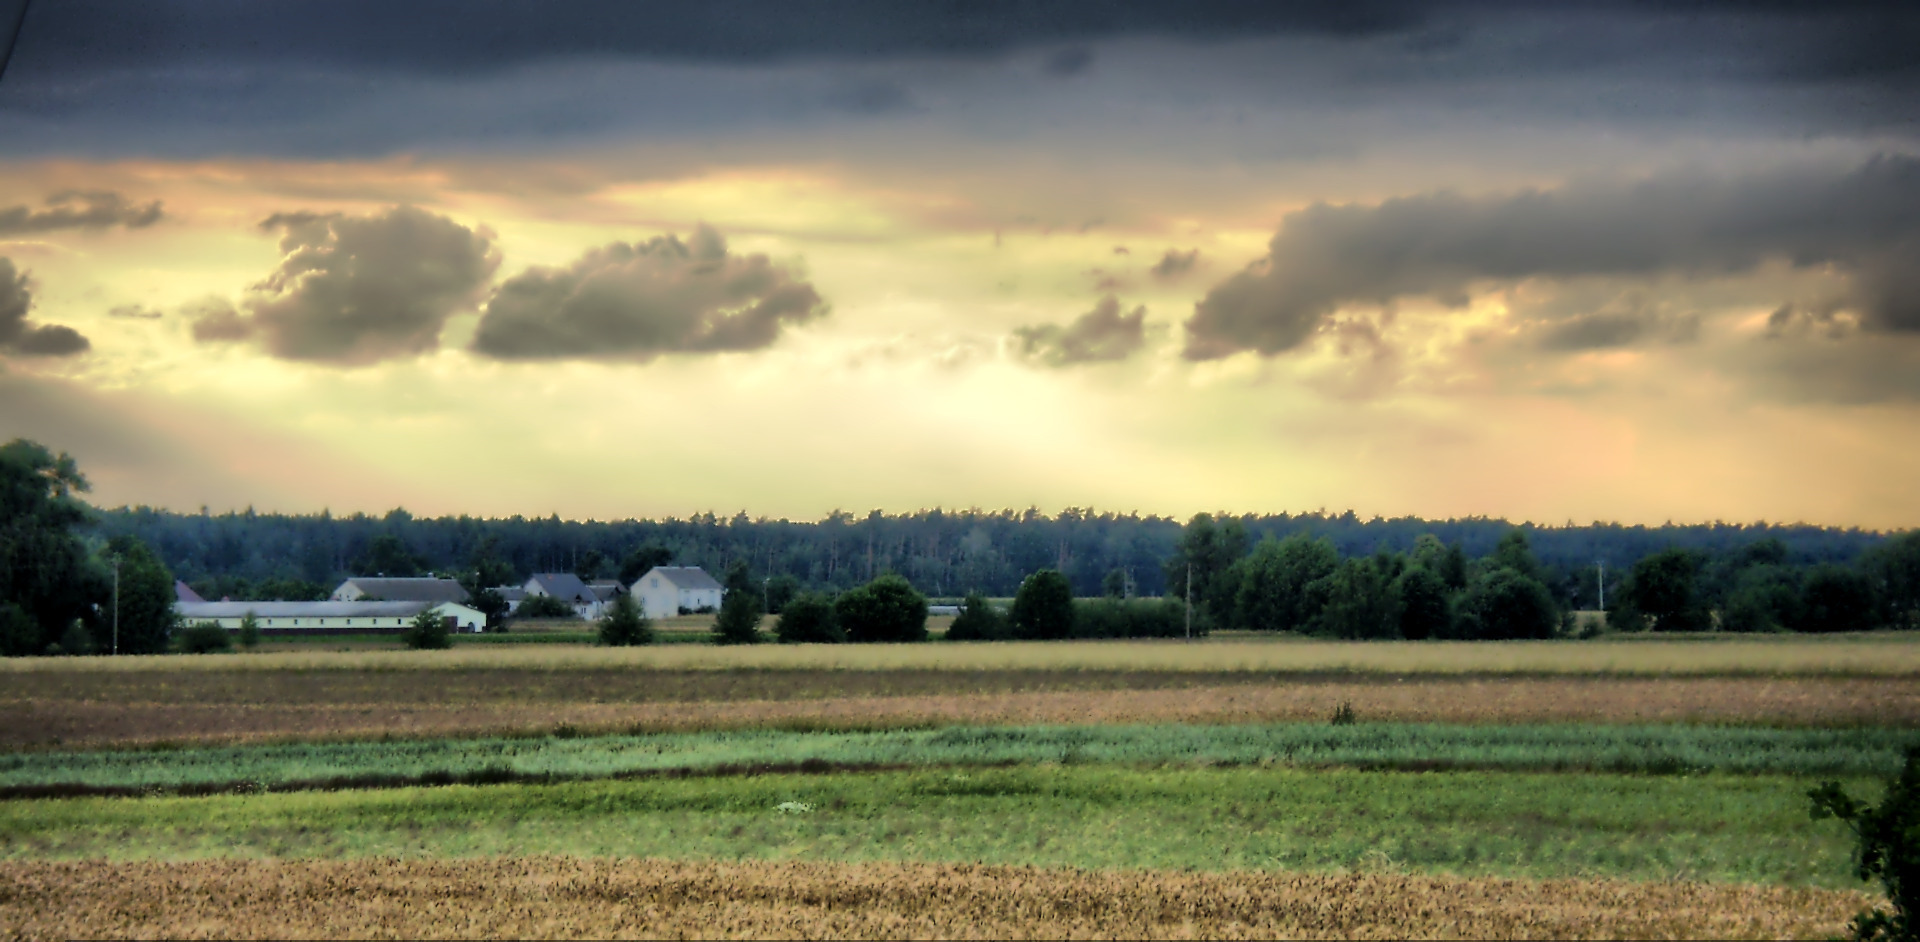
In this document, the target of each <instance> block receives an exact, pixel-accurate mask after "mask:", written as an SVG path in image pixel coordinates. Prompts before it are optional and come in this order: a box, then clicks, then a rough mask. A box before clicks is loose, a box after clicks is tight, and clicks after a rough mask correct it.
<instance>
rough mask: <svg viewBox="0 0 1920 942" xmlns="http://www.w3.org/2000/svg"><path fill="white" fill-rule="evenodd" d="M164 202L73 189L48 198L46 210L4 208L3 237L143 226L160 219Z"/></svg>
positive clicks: (1, 219)
mask: <svg viewBox="0 0 1920 942" xmlns="http://www.w3.org/2000/svg"><path fill="white" fill-rule="evenodd" d="M162 215H164V214H163V213H162V212H161V209H160V201H159V200H154V201H153V202H151V203H140V204H136V203H133V202H130V201H129V200H128V199H127V198H126V197H124V196H121V195H120V194H118V193H114V192H111V191H105V190H96V191H81V190H69V191H67V192H65V193H55V194H54V195H52V196H50V197H48V198H47V202H46V208H45V209H38V210H36V209H34V208H32V207H30V206H26V205H24V204H23V205H19V206H9V207H6V208H4V209H0V236H10V235H21V234H25V233H32V232H50V231H52V230H55V229H106V228H109V227H112V226H125V227H127V228H128V229H140V228H144V227H146V226H151V225H153V224H154V223H156V222H159V221H160V217H161V216H162Z"/></svg>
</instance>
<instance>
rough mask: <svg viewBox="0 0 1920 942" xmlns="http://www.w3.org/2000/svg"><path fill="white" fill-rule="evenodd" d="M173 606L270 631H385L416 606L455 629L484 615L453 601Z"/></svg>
mask: <svg viewBox="0 0 1920 942" xmlns="http://www.w3.org/2000/svg"><path fill="white" fill-rule="evenodd" d="M173 607H174V611H176V612H178V613H179V614H180V620H181V622H182V623H185V624H189V625H191V624H197V623H200V622H212V623H213V624H216V625H219V626H220V627H222V628H225V629H227V630H228V631H235V630H238V629H239V627H240V622H241V620H242V619H244V618H246V617H247V615H248V614H252V615H253V619H254V624H255V625H258V626H259V628H260V630H261V631H262V632H264V633H270V634H308V633H311V634H391V633H395V632H400V631H405V630H406V629H407V627H408V626H409V625H411V624H413V619H414V618H415V616H418V615H419V614H420V613H421V612H422V611H427V610H432V611H434V612H436V613H438V614H439V615H440V616H441V617H442V618H445V619H448V622H449V627H450V628H452V629H453V630H455V631H466V632H477V631H481V630H483V629H485V628H486V626H487V616H485V615H483V614H481V613H480V612H479V611H476V610H474V609H471V608H468V607H466V606H465V605H461V604H460V603H458V602H430V601H401V602H331V601H329V602H226V601H221V602H176V603H174V606H173Z"/></svg>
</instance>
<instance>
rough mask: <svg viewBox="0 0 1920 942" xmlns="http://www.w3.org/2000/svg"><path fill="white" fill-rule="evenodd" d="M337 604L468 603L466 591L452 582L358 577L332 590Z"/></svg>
mask: <svg viewBox="0 0 1920 942" xmlns="http://www.w3.org/2000/svg"><path fill="white" fill-rule="evenodd" d="M332 599H333V601H335V602H358V601H361V600H366V601H369V602H465V601H466V600H467V590H466V589H465V588H463V587H462V586H461V585H460V583H458V582H455V581H454V580H452V579H435V578H432V577H427V578H424V579H389V578H387V577H385V576H355V577H353V578H351V579H348V580H347V581H345V582H342V583H340V587H339V588H337V589H334V590H333V596H332Z"/></svg>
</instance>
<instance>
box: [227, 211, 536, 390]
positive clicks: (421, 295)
mask: <svg viewBox="0 0 1920 942" xmlns="http://www.w3.org/2000/svg"><path fill="white" fill-rule="evenodd" d="M260 228H261V229H263V230H266V231H270V232H273V231H277V232H279V233H280V234H281V236H280V251H281V253H282V258H281V260H280V266H279V267H278V268H277V269H275V270H274V272H273V273H272V274H271V275H269V276H267V278H266V279H265V280H263V281H261V282H260V283H259V284H256V285H254V286H253V288H252V289H251V290H250V292H249V294H248V296H247V297H246V298H245V300H244V301H243V302H242V305H241V306H242V307H243V308H244V309H245V313H244V314H242V313H241V312H240V311H238V310H235V309H234V308H233V307H232V306H231V305H226V304H222V303H219V302H213V303H208V304H205V305H204V306H203V307H202V309H201V310H199V311H198V312H197V313H196V314H195V315H194V317H193V334H194V337H195V338H196V339H198V340H201V341H203V342H213V341H237V340H243V339H248V338H254V339H257V340H258V341H259V342H260V343H261V344H262V346H264V347H265V348H266V350H267V352H269V353H271V354H272V355H274V356H276V357H281V358H283V359H289V360H317V361H323V362H330V363H339V364H343V365H350V366H358V365H364V364H368V363H373V362H376V361H379V360H384V359H391V358H394V357H407V356H414V355H417V354H420V353H424V352H426V351H429V350H432V349H434V348H435V347H437V346H439V343H440V331H441V328H443V327H444V326H446V322H447V318H448V317H451V316H452V315H454V314H456V313H459V312H461V311H463V310H467V309H469V308H471V307H473V306H474V305H476V304H477V303H479V301H480V299H481V297H482V296H483V294H484V292H485V290H486V287H487V285H488V284H489V282H490V281H491V280H492V278H493V272H494V269H495V268H497V267H499V264H500V255H499V252H498V251H496V250H495V249H494V247H493V242H492V238H491V233H489V232H487V231H486V230H485V229H484V228H482V229H472V228H468V227H466V226H463V225H461V224H459V223H457V222H454V221H453V220H451V219H448V218H447V217H445V216H439V215H435V214H433V213H429V212H427V211H425V210H422V209H417V208H414V207H411V206H398V207H394V208H393V209H390V210H387V211H386V212H383V213H375V214H373V215H368V216H346V215H341V214H338V213H332V214H326V215H320V214H315V213H278V214H275V215H273V216H271V217H269V218H267V219H266V220H263V221H262V222H261V223H260Z"/></svg>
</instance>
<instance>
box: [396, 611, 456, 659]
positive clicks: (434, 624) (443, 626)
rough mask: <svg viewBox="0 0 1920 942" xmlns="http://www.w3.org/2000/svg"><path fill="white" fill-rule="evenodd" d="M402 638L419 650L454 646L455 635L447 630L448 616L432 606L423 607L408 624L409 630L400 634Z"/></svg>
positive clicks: (408, 644) (410, 646) (403, 641)
mask: <svg viewBox="0 0 1920 942" xmlns="http://www.w3.org/2000/svg"><path fill="white" fill-rule="evenodd" d="M400 640H401V642H402V643H404V644H405V645H406V646H407V647H409V648H413V649H414V650H417V651H430V650H439V649H442V648H450V647H453V636H452V634H451V633H450V632H448V631H447V619H446V616H444V615H442V614H440V613H439V612H437V611H434V610H433V609H431V608H423V609H421V610H420V614H418V615H415V616H413V621H411V622H409V623H408V624H407V630H406V631H404V632H402V633H401V634H400Z"/></svg>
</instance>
